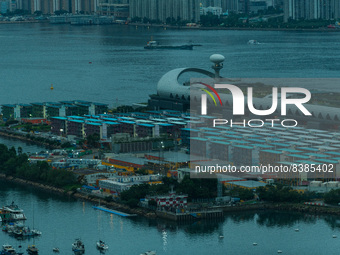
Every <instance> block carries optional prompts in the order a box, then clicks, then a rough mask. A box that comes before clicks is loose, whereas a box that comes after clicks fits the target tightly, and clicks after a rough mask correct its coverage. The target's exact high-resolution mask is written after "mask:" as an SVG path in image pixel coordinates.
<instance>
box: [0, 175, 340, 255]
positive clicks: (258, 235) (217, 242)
mask: <svg viewBox="0 0 340 255" xmlns="http://www.w3.org/2000/svg"><path fill="white" fill-rule="evenodd" d="M0 201H1V203H2V204H9V203H11V202H12V201H15V203H17V204H18V205H19V206H20V207H21V208H22V209H24V210H25V213H26V216H27V218H28V220H27V221H26V224H27V225H29V226H31V227H32V226H33V224H34V227H35V228H37V229H38V230H40V231H42V233H43V234H42V236H40V237H38V238H35V239H29V240H22V241H20V240H16V239H15V238H14V237H11V236H9V235H8V234H6V233H4V232H2V231H1V233H0V240H1V242H2V243H10V244H12V245H14V246H16V247H18V246H19V245H22V247H27V246H28V245H29V244H33V243H35V244H36V245H37V247H38V248H39V249H40V252H39V254H43V255H45V254H46V255H47V254H53V252H52V248H53V247H56V246H57V247H59V248H60V251H61V252H60V254H70V255H71V254H72V251H71V244H72V242H73V241H74V239H75V238H78V237H80V238H81V239H82V240H83V241H84V243H85V247H86V253H85V254H91V255H92V254H97V253H99V252H98V251H97V250H96V247H95V243H96V241H98V240H99V239H102V240H104V241H105V242H106V243H107V244H108V245H109V250H108V251H107V252H106V254H108V255H111V254H112V255H113V254H121V255H123V254H124V255H125V254H126V255H132V254H140V253H141V252H144V251H147V250H156V251H157V254H276V253H277V250H282V251H283V252H284V254H301V255H303V254H337V253H338V250H339V249H340V242H339V240H338V239H337V238H332V236H333V235H334V234H335V235H338V236H339V238H340V218H339V217H333V216H319V217H317V216H309V215H303V214H299V213H284V212H273V211H272V212H259V213H253V212H238V213H231V214H227V216H226V217H225V219H224V220H223V221H221V222H208V223H207V222H205V221H198V222H194V223H188V224H181V225H178V224H176V223H171V222H165V221H156V220H148V219H145V218H140V217H137V218H123V217H120V216H116V215H111V214H109V213H106V212H102V211H97V210H94V209H92V205H91V204H90V203H88V202H82V201H76V200H73V199H69V198H65V197H61V196H57V195H51V194H48V193H45V192H41V191H38V190H35V189H33V188H28V187H24V186H18V185H14V184H6V183H4V182H3V181H1V182H0ZM296 228H299V230H300V231H299V232H295V229H296ZM220 235H223V236H224V238H223V239H222V238H219V236H220ZM315 240H317V242H316V241H315ZM254 242H256V243H257V244H258V245H257V246H253V243H254Z"/></svg>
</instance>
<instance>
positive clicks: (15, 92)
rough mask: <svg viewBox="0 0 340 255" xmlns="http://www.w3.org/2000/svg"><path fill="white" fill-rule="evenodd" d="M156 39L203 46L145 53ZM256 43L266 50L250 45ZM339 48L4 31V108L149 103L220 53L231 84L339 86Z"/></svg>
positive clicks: (226, 34) (131, 31)
mask: <svg viewBox="0 0 340 255" xmlns="http://www.w3.org/2000/svg"><path fill="white" fill-rule="evenodd" d="M151 36H152V37H153V39H154V40H157V41H160V43H161V44H169V45H178V44H185V43H189V42H192V43H195V44H201V45H202V46H201V47H195V49H194V50H192V51H189V50H188V51H185V50H184V51H177V50H152V51H149V50H145V49H144V48H143V46H144V45H145V44H146V42H147V41H148V40H150V38H151ZM250 39H256V40H257V41H259V42H260V43H261V44H259V45H248V44H247V42H248V41H249V40H250ZM339 41H340V33H331V32H320V31H311V32H296V31H227V30H219V31H215V30H170V29H168V30H164V29H162V28H149V29H148V28H147V27H138V28H136V27H134V26H125V25H109V26H70V25H50V24H48V23H43V24H7V25H5V24H2V25H1V26H0V45H1V47H0V55H1V61H0V74H1V81H0V83H1V89H2V93H0V102H1V104H5V103H30V102H49V101H60V100H75V99H80V100H88V101H98V102H102V103H108V104H110V106H116V105H121V104H131V103H139V102H146V101H147V99H148V95H149V94H155V93H156V85H157V82H158V80H159V79H160V78H161V76H162V75H163V74H165V73H166V72H168V71H170V70H172V69H174V68H179V67H199V68H204V69H210V66H211V63H210V62H209V56H210V55H211V54H214V53H219V54H223V55H224V56H225V57H226V61H225V62H224V69H223V70H222V73H221V74H222V75H223V76H224V77H246V78H252V77H259V78H266V77H271V78H280V77H281V78H282V77H307V78H311V77H319V78H328V77H329V78H339V77H340V73H339V72H338V70H339V69H340V54H338V53H339ZM51 84H53V87H54V90H53V91H52V90H50V87H51ZM311 86H312V87H313V86H314V87H317V88H319V87H320V84H316V85H311ZM332 89H333V92H334V91H339V90H340V89H339V87H334V88H332Z"/></svg>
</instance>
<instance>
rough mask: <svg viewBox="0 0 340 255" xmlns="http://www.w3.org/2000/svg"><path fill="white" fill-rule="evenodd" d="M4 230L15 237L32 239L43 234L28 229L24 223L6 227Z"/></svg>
mask: <svg viewBox="0 0 340 255" xmlns="http://www.w3.org/2000/svg"><path fill="white" fill-rule="evenodd" d="M3 230H4V231H7V232H8V233H11V234H13V235H14V236H15V237H31V236H37V235H41V234H42V233H41V232H40V231H38V230H36V229H30V227H26V226H24V225H23V224H22V223H18V224H13V225H11V224H10V225H5V226H4V227H3Z"/></svg>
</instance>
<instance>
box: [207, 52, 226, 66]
mask: <svg viewBox="0 0 340 255" xmlns="http://www.w3.org/2000/svg"><path fill="white" fill-rule="evenodd" d="M224 60H225V57H224V56H223V55H221V54H213V55H211V56H210V61H211V62H213V63H215V64H219V63H221V62H223V61H224Z"/></svg>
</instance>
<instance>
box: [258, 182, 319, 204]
mask: <svg viewBox="0 0 340 255" xmlns="http://www.w3.org/2000/svg"><path fill="white" fill-rule="evenodd" d="M256 193H257V194H258V196H259V198H260V200H263V201H269V202H291V203H297V202H305V201H310V200H311V199H315V198H317V197H318V196H317V194H316V193H315V192H303V193H300V192H298V191H296V190H293V189H292V188H291V187H289V186H283V185H281V184H277V185H267V186H266V187H259V188H257V189H256Z"/></svg>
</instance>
